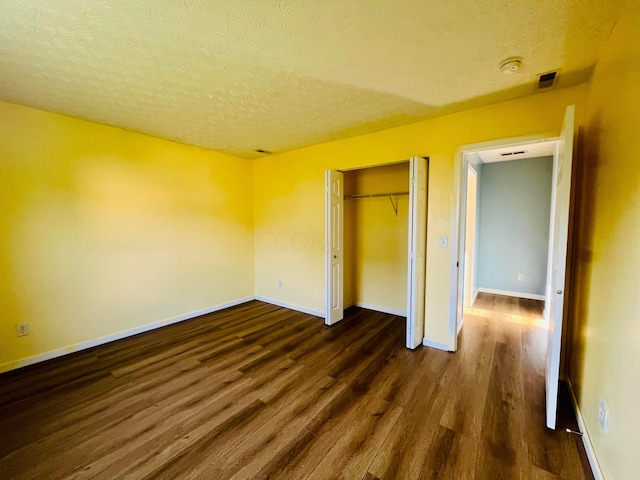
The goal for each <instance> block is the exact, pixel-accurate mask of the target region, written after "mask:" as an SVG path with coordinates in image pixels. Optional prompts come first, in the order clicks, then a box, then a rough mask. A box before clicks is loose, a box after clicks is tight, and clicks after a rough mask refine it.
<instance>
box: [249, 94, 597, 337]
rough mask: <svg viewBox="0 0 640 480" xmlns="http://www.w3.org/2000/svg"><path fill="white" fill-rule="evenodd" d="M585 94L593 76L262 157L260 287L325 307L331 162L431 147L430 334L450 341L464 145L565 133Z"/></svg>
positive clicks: (380, 159) (359, 163) (341, 165)
mask: <svg viewBox="0 0 640 480" xmlns="http://www.w3.org/2000/svg"><path fill="white" fill-rule="evenodd" d="M585 95H586V86H585V85H582V86H578V87H573V88H568V89H560V90H552V91H550V92H545V93H541V94H537V95H532V96H529V97H526V98H522V99H518V100H513V101H509V102H503V103H498V104H495V105H490V106H487V107H482V108H477V109H473V110H467V111H465V112H461V113H457V114H453V115H447V116H444V117H439V118H436V119H433V120H427V121H424V122H419V123H415V124H412V125H408V126H405V127H400V128H394V129H389V130H385V131H382V132H379V133H374V134H370V135H363V136H359V137H353V138H350V139H347V140H341V141H336V142H331V143H325V144H322V145H318V146H314V147H309V148H304V149H299V150H294V151H291V152H286V153H282V154H279V155H271V156H268V157H265V158H262V159H259V160H254V162H255V163H254V170H253V171H254V178H255V179H256V182H255V187H254V215H255V232H256V257H255V261H256V295H259V296H263V297H268V298H272V299H274V300H277V301H280V302H283V303H287V304H290V305H294V306H302V307H305V308H307V309H311V310H314V311H317V312H323V311H324V295H325V285H324V281H325V275H324V262H325V260H324V170H325V169H337V170H340V169H348V168H356V167H363V166H371V165H378V164H382V163H389V162H396V161H400V160H406V159H408V158H410V157H411V156H414V155H420V156H428V157H430V162H429V200H428V227H427V228H428V233H427V284H426V322H425V323H426V325H425V335H426V337H427V338H428V339H429V340H432V341H435V342H440V343H448V341H449V338H448V317H449V277H450V271H449V268H450V253H451V252H450V248H446V249H442V248H438V237H439V236H440V235H450V234H451V225H452V222H451V219H452V214H453V208H454V198H453V195H454V190H453V166H454V157H455V153H456V150H457V148H458V147H460V146H461V145H466V144H471V143H476V142H482V141H489V140H495V139H500V138H507V137H516V136H522V135H530V134H536V133H544V134H553V135H557V134H558V133H559V132H560V128H561V124H562V118H563V116H564V110H565V107H566V106H567V105H569V104H576V105H577V112H578V124H580V119H581V115H582V112H583V109H584V103H585ZM279 279H282V280H283V282H284V283H283V288H282V289H279V288H278V285H277V282H278V280H279Z"/></svg>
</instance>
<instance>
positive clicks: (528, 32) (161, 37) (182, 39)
mask: <svg viewBox="0 0 640 480" xmlns="http://www.w3.org/2000/svg"><path fill="white" fill-rule="evenodd" d="M616 3H618V2H615V1H609V0H599V1H596V0H537V1H531V0H504V1H501V0H495V1H489V0H467V1H461V0H457V1H456V0H452V1H435V0H430V1H429V0H393V1H391V0H322V1H320V0H313V1H312V0H307V1H304V0H303V1H290V2H287V1H280V2H277V1H259V0H253V1H249V0H247V1H240V0H226V1H213V0H211V1H190V0H184V1H179V0H136V1H130V0H84V1H80V0H2V1H0V99H3V100H6V101H9V102H14V103H18V104H21V105H27V106H31V107H35V108H39V109H42V110H47V111H51V112H56V113H61V114H65V115H70V116H73V117H79V118H83V119H88V120H92V121H95V122H99V123H104V124H108V125H114V126H118V127H123V128H127V129H130V130H134V131H139V132H143V133H147V134H150V135H154V136H158V137H162V138H168V139H171V140H175V141H178V142H182V143H186V144H191V145H198V146H202V147H206V148H211V149H214V150H219V151H223V152H227V153H230V154H234V155H239V156H242V157H247V158H254V157H258V156H260V154H258V153H256V152H255V150H257V149H264V150H269V151H273V152H282V151H285V150H290V149H293V148H299V147H303V146H308V145H313V144H317V143H321V142H326V141H330V140H338V139H341V138H346V137H350V136H353V135H358V134H363V133H369V132H374V131H379V130H382V129H385V128H389V127H394V126H400V125H404V124H407V123H411V122H415V121H418V120H421V119H426V118H430V117H434V116H437V115H442V114H445V113H450V112H454V111H459V110H463V109H466V108H470V107H475V106H480V105H484V104H488V103H493V102H497V101H502V100H507V99H510V98H516V97H521V96H525V95H529V94H531V93H533V92H535V88H536V86H535V83H536V81H537V75H538V74H540V73H544V72H547V71H550V70H555V69H561V71H560V74H559V81H558V85H557V86H556V87H553V88H558V87H562V86H569V85H574V84H578V83H581V82H584V81H586V80H587V79H588V78H589V75H590V72H591V69H592V67H593V64H594V62H595V59H596V57H597V51H598V46H599V44H600V43H601V42H602V41H603V40H604V39H605V38H606V37H607V36H608V35H609V33H610V31H611V29H612V28H613V26H614V24H615V18H616V15H617V11H618V7H617V6H616ZM514 55H517V56H521V57H523V58H524V62H523V67H522V69H521V70H520V72H518V73H517V74H513V75H503V74H501V73H500V71H499V69H498V66H499V63H500V61H501V60H503V59H504V58H506V57H510V56H514Z"/></svg>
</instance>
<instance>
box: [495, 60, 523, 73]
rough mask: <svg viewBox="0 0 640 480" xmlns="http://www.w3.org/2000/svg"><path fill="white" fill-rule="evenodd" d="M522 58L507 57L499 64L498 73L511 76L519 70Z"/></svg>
mask: <svg viewBox="0 0 640 480" xmlns="http://www.w3.org/2000/svg"><path fill="white" fill-rule="evenodd" d="M521 66H522V57H509V58H505V59H504V60H503V61H501V62H500V71H501V72H502V73H503V74H505V75H512V74H514V73H516V72H517V71H518V70H520V67H521Z"/></svg>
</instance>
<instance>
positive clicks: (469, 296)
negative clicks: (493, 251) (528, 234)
mask: <svg viewBox="0 0 640 480" xmlns="http://www.w3.org/2000/svg"><path fill="white" fill-rule="evenodd" d="M469 175H471V176H472V177H475V184H476V190H475V194H476V195H475V196H476V198H475V199H474V203H473V205H474V207H475V209H476V211H475V212H474V213H473V216H471V215H469V212H468V211H467V212H466V214H465V241H466V240H467V239H469V238H470V237H471V236H470V235H469V232H468V231H466V229H468V227H469V226H470V220H471V218H473V232H472V233H473V235H472V236H473V238H474V240H473V245H472V248H468V245H466V244H465V248H464V297H465V300H464V301H463V305H464V306H471V305H472V304H473V301H474V300H475V298H474V294H473V287H474V283H473V280H474V277H475V275H476V273H477V272H476V267H475V263H476V262H475V259H476V249H477V245H476V238H477V232H478V218H477V217H478V215H477V211H478V171H477V170H476V169H475V167H474V165H473V164H471V163H469V164H468V165H467V195H466V201H467V202H466V206H467V210H468V207H469V195H468V193H469V190H468V187H469ZM469 253H470V255H469ZM467 260H470V262H471V264H470V265H467ZM462 320H463V321H464V317H463V319H462ZM461 328H462V323H459V324H458V331H460V329H461Z"/></svg>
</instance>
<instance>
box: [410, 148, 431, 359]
mask: <svg viewBox="0 0 640 480" xmlns="http://www.w3.org/2000/svg"><path fill="white" fill-rule="evenodd" d="M409 170H410V183H409V259H408V267H409V268H408V279H407V348H411V349H414V348H416V347H417V346H418V345H420V344H421V343H422V339H423V337H424V289H425V274H426V252H425V250H426V238H427V159H426V158H422V157H412V158H411V160H410V166H409Z"/></svg>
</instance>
